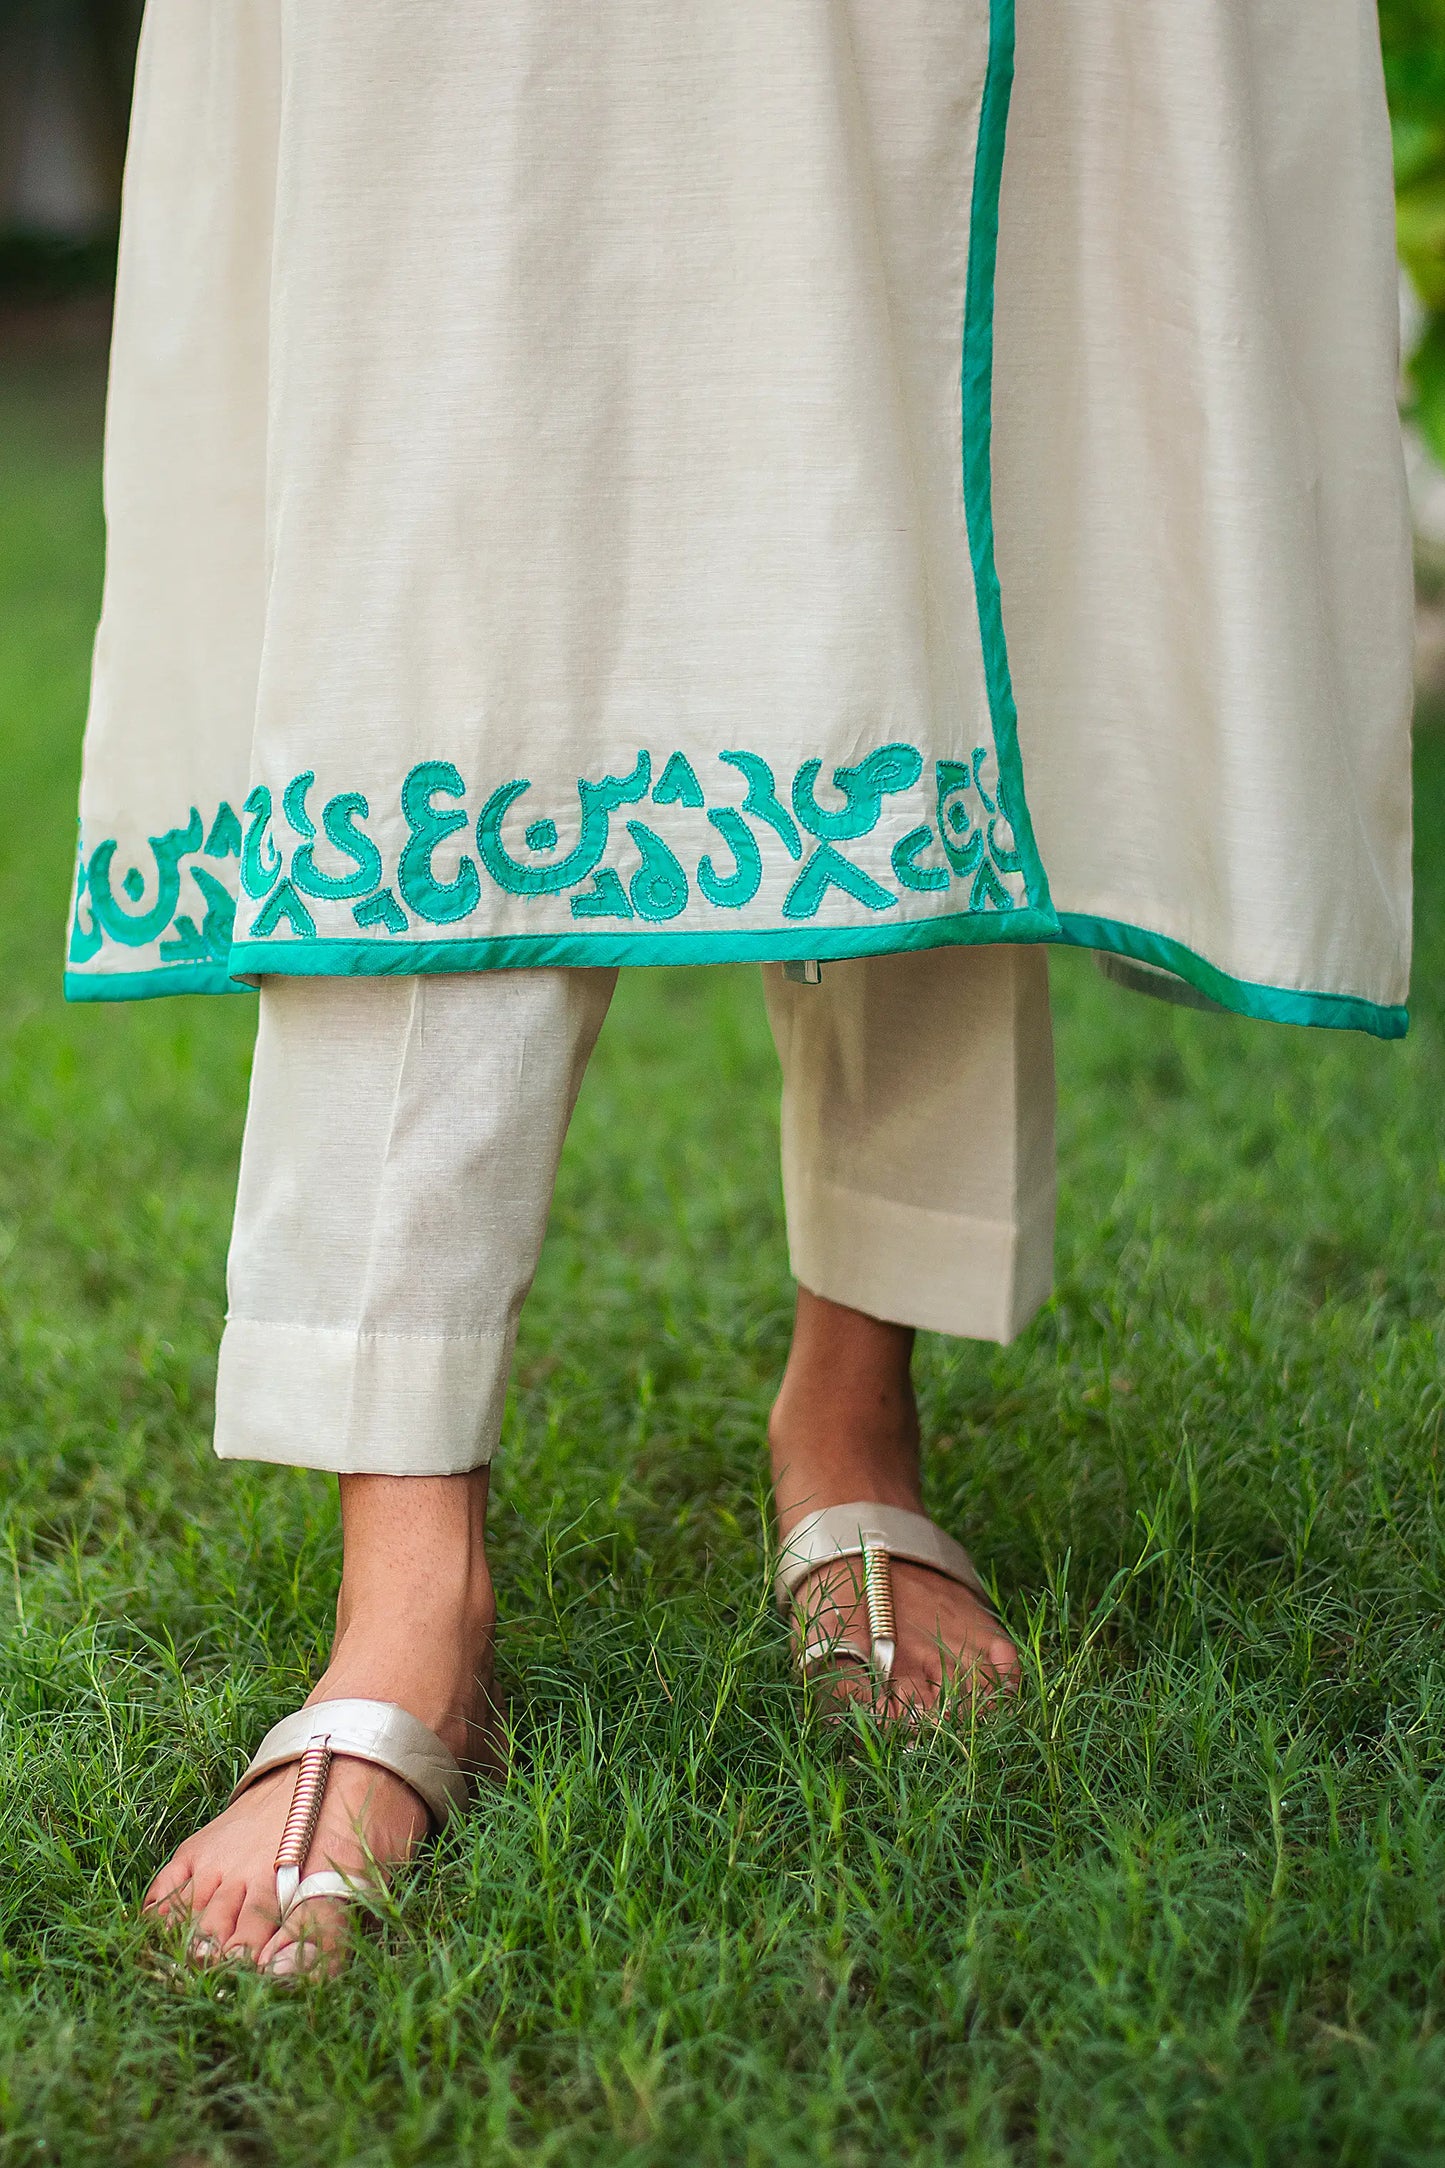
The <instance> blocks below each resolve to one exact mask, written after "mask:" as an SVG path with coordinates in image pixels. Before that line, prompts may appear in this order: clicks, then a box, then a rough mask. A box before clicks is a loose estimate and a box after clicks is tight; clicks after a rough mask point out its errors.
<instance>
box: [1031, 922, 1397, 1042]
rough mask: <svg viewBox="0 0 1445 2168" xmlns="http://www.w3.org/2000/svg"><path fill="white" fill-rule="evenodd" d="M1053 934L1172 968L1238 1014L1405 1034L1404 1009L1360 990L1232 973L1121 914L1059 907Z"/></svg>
mask: <svg viewBox="0 0 1445 2168" xmlns="http://www.w3.org/2000/svg"><path fill="white" fill-rule="evenodd" d="M1053 938H1054V940H1056V941H1059V942H1063V943H1065V944H1067V945H1069V946H1071V947H1074V948H1088V949H1102V950H1104V951H1105V953H1106V954H1109V955H1113V956H1127V957H1130V958H1132V960H1133V961H1134V962H1135V963H1141V964H1152V965H1153V966H1154V968H1155V969H1156V970H1158V971H1169V972H1172V973H1173V975H1174V976H1175V978H1178V979H1182V980H1183V981H1184V983H1185V985H1186V986H1192V987H1193V988H1194V989H1195V991H1196V992H1197V993H1201V994H1207V995H1208V997H1209V999H1210V1000H1211V1001H1215V1002H1217V1003H1218V1004H1219V1006H1220V1008H1222V1009H1232V1010H1233V1011H1234V1013H1235V1015H1236V1016H1252V1017H1256V1018H1258V1019H1259V1021H1260V1022H1262V1023H1266V1024H1310V1025H1314V1026H1316V1027H1317V1028H1323V1029H1325V1030H1333V1031H1367V1032H1369V1033H1370V1035H1371V1036H1372V1037H1373V1038H1376V1039H1403V1038H1404V1036H1405V1033H1406V1032H1407V1031H1408V1029H1409V1026H1410V1012H1409V1010H1408V1009H1405V1008H1387V1007H1385V1006H1384V1005H1383V1004H1381V1003H1379V1002H1375V1001H1366V1000H1364V999H1363V998H1362V997H1361V996H1360V995H1358V994H1311V993H1296V992H1294V991H1292V990H1291V989H1290V988H1288V987H1283V986H1260V985H1256V984H1255V983H1254V982H1253V981H1252V980H1250V979H1232V978H1231V977H1230V976H1229V974H1228V972H1225V971H1220V970H1219V969H1218V968H1217V967H1216V966H1215V965H1214V964H1211V963H1206V962H1205V960H1204V958H1203V957H1202V956H1196V955H1195V953H1194V951H1193V949H1187V948H1185V947H1184V945H1183V943H1182V942H1179V941H1171V940H1170V938H1169V936H1168V935H1167V934H1162V933H1146V932H1145V930H1144V928H1143V927H1142V926H1129V925H1126V924H1125V923H1124V922H1123V921H1122V920H1121V919H1115V918H1091V917H1089V916H1088V915H1087V914H1086V913H1084V912H1082V911H1063V912H1061V913H1060V914H1059V932H1058V933H1057V934H1056V935H1054V936H1053Z"/></svg>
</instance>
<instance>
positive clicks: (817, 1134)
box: [216, 947, 1054, 1475]
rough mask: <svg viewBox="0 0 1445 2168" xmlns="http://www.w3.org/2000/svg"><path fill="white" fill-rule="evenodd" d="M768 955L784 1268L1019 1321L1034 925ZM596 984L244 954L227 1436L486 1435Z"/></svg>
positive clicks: (588, 1034)
mask: <svg viewBox="0 0 1445 2168" xmlns="http://www.w3.org/2000/svg"><path fill="white" fill-rule="evenodd" d="M764 982H765V988H766V993H767V1002H768V1014H769V1019H770V1021H771V1024H772V1028H773V1036H774V1039H775V1040H776V1043H777V1047H778V1052H779V1055H780V1057H781V1060H782V1065H783V1191H784V1199H785V1203H786V1208H787V1220H788V1241H789V1250H790V1253H791V1262H792V1267H793V1271H794V1273H795V1275H796V1276H797V1278H799V1279H800V1280H801V1281H802V1282H803V1284H804V1285H805V1286H807V1287H809V1288H811V1289H812V1290H813V1291H814V1292H815V1293H816V1294H821V1295H825V1296H827V1297H829V1298H830V1299H831V1300H833V1301H835V1302H842V1303H846V1304H848V1305H849V1306H851V1307H853V1308H856V1309H860V1310H863V1311H865V1312H867V1313H868V1314H869V1315H870V1316H873V1317H881V1318H888V1319H892V1320H893V1321H895V1322H897V1323H901V1324H909V1325H917V1326H922V1327H928V1328H932V1329H934V1330H937V1331H942V1332H950V1333H957V1334H962V1335H966V1336H968V1337H970V1338H975V1339H983V1340H1008V1339H1011V1338H1012V1337H1013V1336H1014V1334H1015V1333H1016V1332H1018V1331H1021V1330H1022V1328H1023V1326H1024V1325H1025V1324H1026V1323H1027V1322H1028V1320H1029V1318H1030V1317H1031V1316H1032V1315H1033V1313H1034V1311H1035V1310H1036V1309H1037V1308H1038V1306H1039V1304H1040V1303H1041V1302H1043V1301H1044V1300H1045V1299H1046V1298H1047V1296H1048V1293H1049V1290H1050V1286H1051V1282H1052V1274H1053V1238H1054V1071H1053V1047H1052V1039H1051V1035H1050V1025H1049V996H1048V974H1047V969H1046V965H1045V959H1044V955H1043V952H1042V951H1041V950H1039V949H1032V948H1017V947H987V948H976V949H968V948H946V949H939V950H933V951H925V952H922V953H919V954H916V955H897V956H877V957H863V958H859V959H857V960H854V961H851V962H847V963H840V964H836V965H832V964H830V965H829V966H828V968H827V970H826V971H825V972H824V975H823V981H822V984H821V985H820V986H798V985H792V984H789V983H787V982H786V981H785V980H784V978H783V974H782V969H781V967H780V966H777V965H769V966H767V967H766V968H765V973H764ZM615 983H616V973H615V972H613V971H608V970H600V971H589V970H576V969H573V970H568V969H547V970H541V971H528V970H517V971H504V972H489V973H469V974H457V975H452V974H446V975H435V974H430V973H419V974H415V975H413V976H411V977H408V978H400V979H392V980H381V981H378V980H376V979H374V978H368V977H365V976H358V977H351V978H335V979H326V978H322V979H308V978H295V977H289V978H288V977H285V976H277V977H275V978H271V979H268V980H267V981H266V982H265V984H264V986H263V988H262V992H261V1002H260V1031H259V1035H258V1038H257V1044H256V1060H255V1065H254V1068H253V1071H252V1079H251V1102H250V1108H249V1112H248V1116H247V1122H246V1137H245V1144H244V1148H243V1151H242V1155H241V1180H240V1190H239V1194H238V1197H237V1204H236V1222H235V1230H234V1233H233V1236H232V1242H231V1256H230V1263H229V1268H228V1275H227V1278H228V1291H229V1310H228V1317H227V1323H226V1330H225V1334H224V1336H223V1338H222V1342H221V1357H220V1366H219V1372H218V1377H217V1384H216V1451H217V1452H218V1453H219V1454H220V1456H221V1457H222V1458H223V1459H227V1460H238V1459H239V1460H269V1461H281V1462H284V1463H287V1464H289V1465H292V1466H297V1467H307V1468H325V1469H330V1470H333V1471H334V1472H336V1473H337V1474H368V1475H453V1474H456V1473H458V1472H460V1471H462V1470H464V1469H467V1468H473V1467H477V1466H479V1465H481V1464H482V1463H483V1462H486V1461H489V1460H490V1459H491V1457H492V1454H493V1452H494V1451H495V1449H496V1445H497V1441H498V1438H499V1436H500V1433H501V1425H502V1408H503V1404H504V1401H505V1397H506V1389H507V1375H508V1371H509V1369H510V1365H511V1359H512V1350H513V1347H514V1344H515V1341H516V1333H517V1320H518V1317H519V1315H520V1313H521V1308H522V1303H523V1301H524V1300H525V1298H526V1294H527V1290H528V1289H529V1287H530V1286H531V1284H532V1277H533V1274H534V1273H535V1271H536V1269H537V1260H538V1257H539V1255H540V1252H541V1247H542V1238H543V1235H544V1233H545V1230H546V1225H547V1215H548V1211H549V1209H550V1206H551V1201H552V1189H553V1184H554V1181H555V1179H556V1173H557V1164H558V1160H559V1158H560V1156H561V1151H562V1142H563V1138H564V1136H565V1134H566V1130H567V1123H568V1121H569V1119H570V1117H571V1113H572V1108H573V1105H574V1103H575V1100H576V1096H577V1091H578V1087H579V1086H580V1084H581V1081H582V1075H583V1071H584V1069H585V1067H586V1064H587V1059H588V1056H589V1055H590V1053H591V1051H592V1048H593V1045H594V1044H595V1042H596V1038H597V1034H598V1032H599V1031H600V1029H601V1027H602V1021H603V1018H604V1016H605V1015H606V1012H607V1007H608V1004H609V1002H610V1001H611V998H612V992H613V987H614V985H615ZM940 1140H946V1143H942V1144H941V1142H940Z"/></svg>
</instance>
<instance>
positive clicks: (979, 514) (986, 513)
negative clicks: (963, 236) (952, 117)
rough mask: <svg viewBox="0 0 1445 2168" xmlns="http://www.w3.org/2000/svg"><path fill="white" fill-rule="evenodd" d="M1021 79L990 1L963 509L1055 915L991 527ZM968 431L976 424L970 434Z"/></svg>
mask: <svg viewBox="0 0 1445 2168" xmlns="http://www.w3.org/2000/svg"><path fill="white" fill-rule="evenodd" d="M1013 81H1014V0H990V5H989V51H988V72H987V74H986V76H985V78H984V87H983V103H982V106H981V108H980V112H979V124H978V149H977V152H976V153H975V156H974V167H973V203H972V207H971V210H970V214H969V241H968V284H967V297H966V300H965V304H964V319H963V367H962V375H961V381H960V387H959V392H960V401H961V406H962V416H963V436H962V443H963V505H964V514H965V517H966V519H967V522H968V546H969V551H970V553H971V555H972V558H973V586H974V598H975V601H976V603H977V607H978V628H979V635H980V638H981V641H982V645H983V668H984V680H985V683H986V685H987V688H988V706H989V715H990V718H991V720H992V722H993V738H994V746H995V749H996V751H997V753H998V765H999V774H1000V776H1001V777H1002V779H1003V785H1004V791H1005V795H1006V797H1007V800H1008V811H1009V815H1010V818H1011V819H1012V821H1013V825H1014V841H1015V843H1016V844H1017V846H1018V851H1019V855H1020V857H1021V858H1022V860H1023V869H1024V884H1025V887H1026V889H1027V893H1028V900H1029V903H1030V905H1031V906H1032V907H1033V909H1034V910H1035V911H1041V912H1046V913H1048V914H1049V915H1050V917H1052V905H1051V903H1050V900H1049V878H1048V875H1047V873H1046V872H1045V871H1044V862H1043V859H1042V858H1041V857H1040V855H1039V847H1038V842H1037V840H1036V838H1035V836H1034V824H1033V818H1032V816H1031V814H1030V812H1029V803H1028V795H1027V793H1026V791H1025V789H1024V764H1023V753H1022V751H1021V749H1020V747H1019V718H1018V704H1017V702H1016V701H1015V699H1014V689H1013V674H1012V672H1011V670H1010V668H1009V658H1008V639H1007V636H1006V634H1005V632H1004V622H1003V595H1002V591H1001V589H1000V587H999V577H998V564H997V561H996V557H995V552H994V524H993V345H994V339H993V327H994V286H995V281H996V276H997V271H998V219H999V201H1000V197H1001V195H1002V191H1003V161H1004V150H1005V148H1006V145H1007V142H1008V121H1009V107H1010V105H1011V103H1012V100H1013ZM970 424H972V426H971V427H970Z"/></svg>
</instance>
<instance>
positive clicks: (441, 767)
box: [397, 760, 482, 926]
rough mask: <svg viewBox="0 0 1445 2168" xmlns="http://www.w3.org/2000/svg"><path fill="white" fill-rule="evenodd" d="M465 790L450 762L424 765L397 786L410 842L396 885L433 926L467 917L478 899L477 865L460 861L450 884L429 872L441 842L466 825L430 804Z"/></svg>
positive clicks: (455, 813)
mask: <svg viewBox="0 0 1445 2168" xmlns="http://www.w3.org/2000/svg"><path fill="white" fill-rule="evenodd" d="M466 793H467V786H466V784H465V783H464V782H463V781H462V779H461V775H460V774H459V772H458V770H457V769H456V768H455V767H454V766H453V765H452V763H451V761H449V760H422V761H418V763H417V765H416V766H415V767H414V768H413V769H412V771H411V773H410V774H409V775H408V776H407V779H406V781H405V782H404V783H403V784H402V786H401V810H402V813H403V815H404V816H405V819H406V824H407V827H408V828H409V829H410V830H411V841H410V842H409V843H407V844H406V845H405V846H404V847H403V850H402V854H401V860H400V863H399V864H398V866H397V886H398V887H399V888H400V890H401V893H402V897H403V899H404V900H405V901H406V902H407V903H409V904H410V905H411V908H412V909H413V911H415V912H416V915H417V917H418V918H425V919H429V920H430V921H431V923H432V925H434V926H449V925H450V924H451V923H452V922H453V920H455V919H459V918H469V917H470V916H471V914H472V912H473V911H475V909H476V908H477V904H478V902H479V901H480V899H481V893H482V884H481V882H480V880H479V879H478V877H477V868H476V863H475V861H474V860H473V859H470V858H467V857H465V856H463V857H462V858H461V859H460V860H459V861H458V864H457V870H456V873H455V874H454V876H453V877H452V879H451V880H450V881H439V880H438V879H437V878H436V875H435V874H434V873H433V871H432V857H433V854H434V852H435V851H436V848H437V845H438V844H439V843H444V842H445V841H446V839H447V837H448V836H453V835H455V834H456V832H457V830H458V829H459V828H465V827H466V825H467V815H466V814H465V813H464V812H463V811H462V810H461V809H460V808H459V807H452V806H445V807H440V806H435V805H433V804H432V800H433V799H434V798H436V797H438V796H441V797H444V798H464V797H465V796H466Z"/></svg>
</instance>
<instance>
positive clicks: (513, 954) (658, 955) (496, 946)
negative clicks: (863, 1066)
mask: <svg viewBox="0 0 1445 2168" xmlns="http://www.w3.org/2000/svg"><path fill="white" fill-rule="evenodd" d="M1056 923H1057V922H1056V920H1055V919H1054V916H1053V914H1052V912H1050V913H1049V915H1048V916H1047V917H1045V916H1044V914H1043V913H1042V912H1039V911H1030V910H1028V909H1026V908H1022V909H1019V910H1016V911H960V912H956V913H953V914H952V915H950V916H949V917H947V918H929V919H917V920H915V921H914V923H913V924H912V925H902V926H843V927H833V928H821V927H819V928H814V929H813V930H812V931H811V932H810V931H809V930H808V928H807V927H800V928H798V929H796V930H794V929H792V928H789V929H788V930H786V931H783V932H776V933H766V932H765V933H633V934H627V933H555V934H554V933H519V934H501V935H496V936H494V937H493V938H492V939H490V940H481V941H463V940H457V941H328V940H326V939H324V938H323V939H321V940H318V941H238V942H237V943H236V945H235V947H234V948H233V949H232V950H231V965H230V968H231V971H232V973H233V974H234V976H236V977H237V978H264V977H265V976H266V975H267V973H268V972H273V971H274V972H276V973H278V974H279V975H281V976H283V977H298V978H337V977H344V976H346V975H348V974H351V973H353V972H354V973H357V974H361V975H366V976H380V977H389V976H392V975H393V974H398V973H400V974H405V973H407V972H411V971H537V970H543V969H551V968H554V967H556V966H559V965H562V966H567V967H568V968H575V967H576V966H579V965H580V966H582V967H584V968H586V967H587V966H589V965H590V966H594V967H596V968H598V969H608V970H611V969H613V968H615V967H617V966H618V965H623V964H737V963H749V962H752V963H814V962H817V963H838V962H842V961H843V960H844V959H846V958H847V957H850V956H886V955H889V954H891V953H892V952H893V951H894V950H897V949H933V948H958V947H960V946H977V945H980V944H983V943H988V942H994V943H997V942H1000V941H1023V942H1033V941H1045V940H1047V939H1048V938H1049V936H1050V935H1051V933H1052V932H1053V930H1054V927H1055V925H1056Z"/></svg>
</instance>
